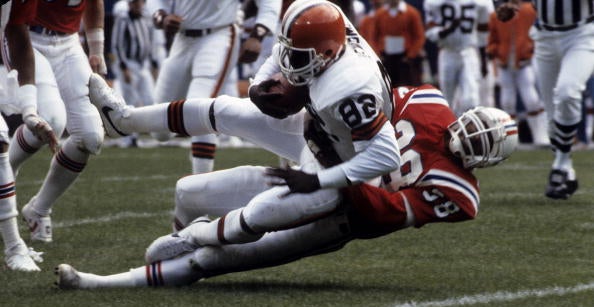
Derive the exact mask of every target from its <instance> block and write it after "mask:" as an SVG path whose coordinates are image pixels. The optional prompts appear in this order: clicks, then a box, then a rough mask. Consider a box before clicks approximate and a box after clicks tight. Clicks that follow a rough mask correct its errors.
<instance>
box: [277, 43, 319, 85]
mask: <svg viewBox="0 0 594 307" xmlns="http://www.w3.org/2000/svg"><path fill="white" fill-rule="evenodd" d="M279 42H280V44H281V48H280V54H279V64H280V68H281V72H282V74H283V76H285V78H286V79H287V80H288V81H289V83H291V84H292V85H295V86H300V85H307V84H309V83H310V82H311V80H312V79H313V77H315V76H316V75H317V74H318V73H319V72H320V71H321V70H322V68H323V67H325V66H326V64H327V62H328V61H327V60H324V59H323V58H322V57H321V56H320V55H318V54H317V53H316V50H315V49H314V48H296V47H292V46H291V40H290V39H289V38H287V37H284V36H282V35H281V36H279Z"/></svg>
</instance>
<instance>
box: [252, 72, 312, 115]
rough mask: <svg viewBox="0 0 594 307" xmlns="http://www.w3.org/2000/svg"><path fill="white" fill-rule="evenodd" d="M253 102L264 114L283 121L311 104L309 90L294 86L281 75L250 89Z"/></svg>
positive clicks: (276, 75)
mask: <svg viewBox="0 0 594 307" xmlns="http://www.w3.org/2000/svg"><path fill="white" fill-rule="evenodd" d="M249 96H250V99H251V101H252V102H253V103H254V104H255V105H256V106H257V107H258V109H260V111H262V113H264V114H266V115H269V116H272V117H274V118H278V119H283V118H285V117H287V116H289V115H292V114H295V113H297V112H299V111H300V110H301V109H302V108H303V106H305V104H306V103H307V102H309V88H308V87H307V86H294V85H292V84H290V83H289V81H287V79H285V77H283V76H282V74H281V73H277V74H275V75H273V76H272V77H271V78H270V79H268V80H264V81H262V82H260V83H259V84H257V85H253V86H251V87H250V90H249Z"/></svg>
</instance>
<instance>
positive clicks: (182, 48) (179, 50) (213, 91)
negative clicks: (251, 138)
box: [150, 0, 281, 174]
mask: <svg viewBox="0 0 594 307" xmlns="http://www.w3.org/2000/svg"><path fill="white" fill-rule="evenodd" d="M153 1H154V2H155V3H150V4H151V5H150V6H151V7H154V8H158V10H157V11H156V12H155V13H154V15H153V19H154V23H155V26H156V27H157V28H158V29H164V30H165V32H166V33H169V34H175V38H174V40H173V44H172V46H171V49H170V51H169V55H168V57H167V58H166V59H165V61H164V62H163V65H162V67H161V71H160V73H159V77H158V78H157V84H156V88H155V98H156V101H157V102H163V101H173V100H177V99H185V98H206V97H216V96H218V95H220V94H221V91H222V90H223V85H225V84H226V80H227V79H228V77H229V74H230V73H231V71H232V70H233V68H234V67H235V66H236V64H237V61H238V60H239V61H245V62H247V61H249V62H253V61H255V60H256V58H257V57H258V54H259V53H260V50H261V41H262V39H263V38H264V36H266V35H268V33H270V32H271V30H274V29H276V24H277V23H278V18H279V14H280V8H281V0H261V1H260V2H259V6H258V7H259V9H258V15H257V17H256V25H255V26H254V30H253V31H252V35H251V36H250V38H249V39H248V40H246V42H245V43H244V44H243V45H242V46H241V50H240V48H239V33H238V32H239V31H238V28H237V26H236V25H235V22H236V18H237V13H238V10H239V8H240V4H241V3H240V1H238V0H219V1H210V0H200V1H168V0H153ZM240 51H241V54H239V53H240ZM232 86H236V84H232ZM154 136H155V138H157V139H158V140H161V141H163V140H166V139H167V138H169V137H170V134H169V133H164V134H155V135H154ZM216 143H217V137H216V135H214V134H210V135H203V136H193V137H192V151H191V160H192V172H193V173H195V174H196V173H205V172H210V171H212V169H213V166H214V155H215V150H216Z"/></svg>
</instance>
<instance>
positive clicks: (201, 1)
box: [147, 0, 282, 30]
mask: <svg viewBox="0 0 594 307" xmlns="http://www.w3.org/2000/svg"><path fill="white" fill-rule="evenodd" d="M257 2H258V17H257V19H256V22H257V23H259V24H262V25H264V26H265V27H267V28H268V29H271V30H274V29H276V24H277V23H278V15H279V12H280V9H281V4H282V1H281V0H260V1H257ZM240 4H241V3H240V1H239V0H216V1H213V0H178V1H174V0H149V2H148V3H147V7H150V8H151V9H152V10H155V11H156V10H159V9H162V10H164V11H165V12H167V13H168V14H175V15H178V16H181V17H183V19H184V20H183V22H182V24H181V29H182V30H183V29H209V28H217V27H222V26H227V25H230V24H233V23H234V22H235V21H236V20H237V12H238V10H239V8H240Z"/></svg>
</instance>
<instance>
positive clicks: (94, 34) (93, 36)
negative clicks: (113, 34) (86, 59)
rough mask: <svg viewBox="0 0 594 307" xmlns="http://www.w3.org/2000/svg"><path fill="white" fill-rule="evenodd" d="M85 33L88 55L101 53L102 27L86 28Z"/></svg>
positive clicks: (102, 42) (103, 35)
mask: <svg viewBox="0 0 594 307" xmlns="http://www.w3.org/2000/svg"><path fill="white" fill-rule="evenodd" d="M85 34H86V36H87V45H88V46H89V55H103V48H104V47H103V44H104V42H105V34H104V33H103V28H92V29H88V30H87V31H85Z"/></svg>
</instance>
